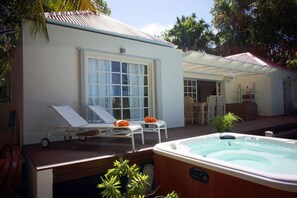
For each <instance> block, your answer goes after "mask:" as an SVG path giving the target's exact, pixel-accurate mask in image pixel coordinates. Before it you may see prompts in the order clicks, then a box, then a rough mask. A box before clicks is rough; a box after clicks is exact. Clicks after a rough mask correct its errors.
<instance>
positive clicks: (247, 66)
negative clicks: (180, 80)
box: [183, 51, 277, 77]
mask: <svg viewBox="0 0 297 198" xmlns="http://www.w3.org/2000/svg"><path fill="white" fill-rule="evenodd" d="M276 70H277V68H275V67H271V66H269V65H260V64H255V63H249V62H244V61H239V60H232V59H230V58H224V57H221V56H215V55H211V54H206V53H201V52H196V51H188V52H185V53H183V71H184V72H192V73H199V74H207V75H215V76H223V77H236V76H243V75H253V74H270V73H271V72H274V71H276Z"/></svg>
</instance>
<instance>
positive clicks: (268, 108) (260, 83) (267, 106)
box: [226, 70, 297, 116]
mask: <svg viewBox="0 0 297 198" xmlns="http://www.w3.org/2000/svg"><path fill="white" fill-rule="evenodd" d="M283 79H292V80H293V81H294V79H295V81H294V82H296V79H297V73H296V72H290V71H285V70H277V71H276V72H274V73H272V74H269V75H262V74H255V75H249V76H239V77H236V78H234V79H233V80H231V81H230V82H229V83H227V84H228V88H226V90H227V94H226V95H227V96H228V97H227V99H226V102H227V103H235V102H236V90H237V87H238V85H239V84H240V85H241V88H243V89H244V88H245V87H246V86H248V87H252V84H253V83H255V90H256V92H255V99H256V103H257V109H258V115H260V116H276V115H282V114H283V113H284V101H283ZM294 95H295V96H293V97H294V98H296V93H294ZM231 96H232V97H231Z"/></svg>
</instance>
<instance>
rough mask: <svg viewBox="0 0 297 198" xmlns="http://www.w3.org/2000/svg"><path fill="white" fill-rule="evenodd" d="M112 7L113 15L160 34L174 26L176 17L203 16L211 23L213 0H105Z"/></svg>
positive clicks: (124, 21) (152, 32)
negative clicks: (193, 14)
mask: <svg viewBox="0 0 297 198" xmlns="http://www.w3.org/2000/svg"><path fill="white" fill-rule="evenodd" d="M105 1H106V2H107V4H108V7H109V8H110V9H111V17H112V18H114V19H116V20H119V21H121V22H123V23H126V24H128V25H130V26H133V27H136V28H139V29H141V30H143V31H144V32H147V33H150V34H152V35H160V32H162V31H164V30H165V29H169V28H172V27H173V25H174V24H175V22H176V17H181V16H182V15H184V16H190V15H191V14H192V13H195V14H196V16H197V19H201V18H203V19H204V20H205V21H206V22H207V23H208V24H210V23H211V19H212V15H211V14H210V13H209V12H210V9H211V8H212V7H213V2H214V1H213V0H150V1H144V0H125V1H123V0H105Z"/></svg>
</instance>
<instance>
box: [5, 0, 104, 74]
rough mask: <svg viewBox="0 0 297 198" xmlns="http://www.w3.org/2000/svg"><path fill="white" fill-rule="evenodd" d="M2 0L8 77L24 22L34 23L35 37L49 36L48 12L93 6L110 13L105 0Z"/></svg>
mask: <svg viewBox="0 0 297 198" xmlns="http://www.w3.org/2000/svg"><path fill="white" fill-rule="evenodd" d="M95 2H96V3H94V1H92V0H1V4H0V78H1V79H2V78H5V79H7V78H8V76H9V73H10V70H11V65H12V63H13V57H14V51H15V47H16V45H17V42H18V40H19V36H20V33H21V25H22V22H30V23H32V35H33V37H34V36H35V35H36V34H37V33H38V32H42V33H43V34H44V36H45V39H46V40H49V36H48V32H47V27H46V18H45V16H44V12H51V11H73V10H91V11H99V12H103V13H106V14H110V9H109V8H108V7H107V3H106V2H105V1H104V0H96V1H95Z"/></svg>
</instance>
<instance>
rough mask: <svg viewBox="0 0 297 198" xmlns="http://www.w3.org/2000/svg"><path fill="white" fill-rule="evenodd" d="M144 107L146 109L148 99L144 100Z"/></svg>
mask: <svg viewBox="0 0 297 198" xmlns="http://www.w3.org/2000/svg"><path fill="white" fill-rule="evenodd" d="M144 106H145V107H148V98H144Z"/></svg>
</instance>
